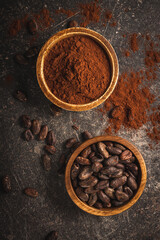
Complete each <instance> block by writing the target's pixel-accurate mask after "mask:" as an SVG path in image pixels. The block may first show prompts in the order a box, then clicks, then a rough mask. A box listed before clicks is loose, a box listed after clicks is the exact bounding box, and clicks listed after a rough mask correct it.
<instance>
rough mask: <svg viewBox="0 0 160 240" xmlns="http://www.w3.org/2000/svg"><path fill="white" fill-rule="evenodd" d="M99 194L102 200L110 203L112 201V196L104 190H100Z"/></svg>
mask: <svg viewBox="0 0 160 240" xmlns="http://www.w3.org/2000/svg"><path fill="white" fill-rule="evenodd" d="M97 194H98V198H99V199H100V200H101V201H102V202H104V203H109V202H110V198H109V197H108V196H107V195H106V194H105V193H104V192H103V191H99V192H98V193H97Z"/></svg>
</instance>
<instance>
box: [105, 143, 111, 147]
mask: <svg viewBox="0 0 160 240" xmlns="http://www.w3.org/2000/svg"><path fill="white" fill-rule="evenodd" d="M104 144H105V145H106V146H108V147H113V143H112V142H104Z"/></svg>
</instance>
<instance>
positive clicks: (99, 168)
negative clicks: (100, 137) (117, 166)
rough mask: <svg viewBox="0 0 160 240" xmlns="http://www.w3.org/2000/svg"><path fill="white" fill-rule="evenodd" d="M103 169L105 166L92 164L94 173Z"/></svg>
mask: <svg viewBox="0 0 160 240" xmlns="http://www.w3.org/2000/svg"><path fill="white" fill-rule="evenodd" d="M102 168H103V165H102V164H101V163H99V162H94V163H93V164H92V170H93V172H96V173H97V172H99V171H100V170H101V169H102Z"/></svg>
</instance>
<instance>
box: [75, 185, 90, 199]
mask: <svg viewBox="0 0 160 240" xmlns="http://www.w3.org/2000/svg"><path fill="white" fill-rule="evenodd" d="M75 192H76V194H77V197H79V198H80V199H81V200H82V201H83V202H87V201H88V199H89V196H88V194H87V193H85V192H83V189H82V188H81V187H78V188H76V190H75Z"/></svg>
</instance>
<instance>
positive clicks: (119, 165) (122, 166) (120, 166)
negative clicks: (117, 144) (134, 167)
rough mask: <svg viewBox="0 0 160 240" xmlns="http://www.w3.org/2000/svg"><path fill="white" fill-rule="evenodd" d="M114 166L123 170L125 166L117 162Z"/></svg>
mask: <svg viewBox="0 0 160 240" xmlns="http://www.w3.org/2000/svg"><path fill="white" fill-rule="evenodd" d="M115 167H116V168H120V169H123V170H124V169H125V166H124V165H123V164H122V163H118V164H117V165H116V166H115Z"/></svg>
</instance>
